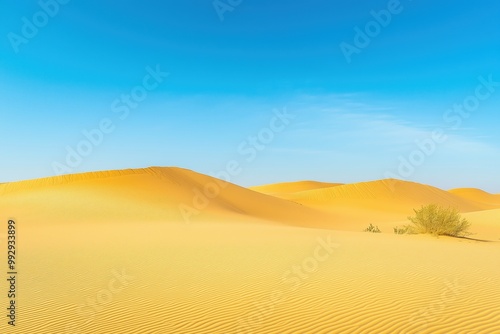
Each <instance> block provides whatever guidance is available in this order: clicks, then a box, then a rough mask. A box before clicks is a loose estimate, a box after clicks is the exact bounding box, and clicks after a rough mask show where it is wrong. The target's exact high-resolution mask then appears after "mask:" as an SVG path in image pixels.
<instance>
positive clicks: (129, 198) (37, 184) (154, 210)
mask: <svg viewBox="0 0 500 334" xmlns="http://www.w3.org/2000/svg"><path fill="white" fill-rule="evenodd" d="M0 210H2V211H3V212H9V213H10V214H12V215H16V217H18V219H21V218H26V220H27V221H30V222H32V223H35V222H36V221H39V222H40V221H44V222H50V223H57V222H72V221H88V222H109V221H118V220H123V221H137V220H146V221H181V222H182V221H189V222H194V221H206V220H216V221H242V220H245V219H252V220H263V221H272V222H276V223H284V224H290V225H301V224H308V223H309V222H311V223H314V222H320V223H325V222H327V220H328V219H325V215H324V214H322V213H320V212H318V211H316V210H314V209H311V208H307V207H304V206H302V205H300V204H297V203H293V202H290V201H286V200H282V199H279V198H275V197H272V196H268V195H264V194H261V193H257V192H254V191H251V190H248V189H245V188H242V187H239V186H236V185H234V184H231V183H227V182H224V181H221V180H218V179H214V178H212V177H209V176H206V175H202V174H198V173H196V172H193V171H190V170H186V169H181V168H159V167H154V168H145V169H128V170H119V171H107V172H93V173H84V174H75V175H67V176H57V177H52V178H45V179H38V180H30V181H23V182H16V183H8V184H3V185H0Z"/></svg>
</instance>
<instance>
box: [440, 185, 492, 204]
mask: <svg viewBox="0 0 500 334" xmlns="http://www.w3.org/2000/svg"><path fill="white" fill-rule="evenodd" d="M450 193H452V194H454V195H456V196H459V197H462V198H464V199H466V200H469V201H472V202H476V203H480V204H481V205H482V206H483V207H490V208H498V207H499V206H500V195H494V194H490V193H488V192H486V191H483V190H481V189H475V188H459V189H452V190H450Z"/></svg>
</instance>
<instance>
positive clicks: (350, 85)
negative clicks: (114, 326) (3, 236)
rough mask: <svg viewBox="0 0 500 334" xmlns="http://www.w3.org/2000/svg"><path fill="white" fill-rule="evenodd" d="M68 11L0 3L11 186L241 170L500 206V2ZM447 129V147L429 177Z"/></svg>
mask: <svg viewBox="0 0 500 334" xmlns="http://www.w3.org/2000/svg"><path fill="white" fill-rule="evenodd" d="M55 1H56V0H42V1H41V3H47V5H44V6H41V4H40V3H37V2H34V1H33V2H29V3H27V2H19V1H13V0H8V1H3V2H2V4H0V22H2V23H1V25H0V36H1V39H0V61H1V62H0V78H1V80H0V94H1V97H2V98H1V100H0V133H1V135H0V157H1V159H0V182H9V181H15V180H22V179H29V178H36V177H43V176H52V175H56V174H57V173H61V172H62V173H64V172H85V171H94V170H105V169H122V168H130V167H146V166H151V165H157V166H180V167H185V168H190V169H194V170H196V171H199V172H202V173H206V174H213V173H217V172H219V171H221V170H224V169H226V165H227V163H228V162H229V161H233V160H234V161H237V162H238V163H239V166H240V169H241V170H240V171H239V173H236V175H234V176H232V178H231V181H232V182H234V183H237V184H241V185H245V186H247V185H256V184H261V183H268V182H279V181H292V180H300V179H315V180H321V181H332V182H357V181H366V180H373V179H381V178H384V177H386V176H387V175H394V176H396V177H400V178H402V179H407V180H413V181H417V182H423V183H429V184H433V185H436V186H439V187H442V188H453V187H463V186H468V187H480V188H483V189H486V190H489V191H491V192H496V193H500V177H499V174H498V166H499V165H500V131H498V124H499V122H498V119H499V116H498V113H499V111H500V110H499V106H500V84H491V83H490V84H489V85H487V86H484V85H483V86H481V87H480V88H479V94H480V95H479V97H480V98H478V97H477V94H478V93H477V92H476V88H477V87H478V85H481V81H480V80H479V79H478V78H479V77H481V76H482V77H483V78H484V80H486V81H488V80H490V81H491V80H492V81H494V82H500V61H499V56H500V20H499V17H500V3H499V2H498V1H494V0H479V1H475V2H473V1H467V2H466V1H461V2H457V1H448V0H445V1H431V0H413V1H409V0H402V1H401V2H399V4H398V2H397V1H394V0H393V1H378V0H372V1H366V0H365V1H361V0H357V1H326V0H308V1H293V2H292V1H284V0H279V1H264V0H242V1H241V2H240V3H239V4H238V1H236V0H232V2H231V1H228V0H221V1H219V2H218V3H216V6H214V3H213V1H211V0H204V1H199V0H197V1H195V0H184V1H160V0H154V1H153V0H143V1H105V2H103V1H95V0H86V1H76V0H71V1H68V0H64V1H63V0H60V2H61V3H57V4H58V5H57V7H58V8H57V7H56V6H54V3H56V2H55ZM62 2H64V4H62ZM230 3H233V5H234V6H232V5H230ZM42 7H45V12H41V11H42V10H43V8H42ZM216 7H217V8H216ZM389 10H390V11H389ZM372 11H374V12H375V13H381V12H380V11H384V12H382V13H386V14H387V13H390V22H389V20H388V17H387V16H384V15H383V14H378V15H379V16H380V17H379V20H382V21H383V20H384V19H385V20H386V21H385V22H382V21H380V22H382V23H383V24H381V23H376V22H377V21H375V18H374V16H373V14H371V12H372ZM46 12H48V13H49V14H50V15H48V14H45V13H46ZM221 18H222V19H223V20H222V19H221ZM357 28H359V29H357ZM366 29H369V35H371V36H362V37H360V36H356V35H357V34H358V33H357V31H360V30H361V31H365V30H366ZM370 29H372V30H370ZM346 45H349V47H348V49H346ZM354 49H355V50H356V52H352V50H354ZM346 50H350V51H351V52H350V53H349V52H348V53H347V57H346ZM148 67H149V70H147V69H146V68H148ZM157 68H158V69H159V71H160V72H168V73H169V75H168V76H166V77H161V80H163V81H162V82H161V84H159V85H158V87H156V83H155V80H154V78H153V77H151V75H150V74H148V73H149V72H151V71H153V70H156V69H157ZM148 71H149V72H148ZM148 75H149V77H147V76H148ZM145 78H146V82H147V83H148V85H149V86H148V87H149V88H150V91H147V96H146V97H145V98H144V100H143V101H139V103H137V105H135V102H138V101H135V100H133V101H132V103H133V105H134V107H131V105H130V104H129V105H128V106H126V104H125V102H123V101H121V99H122V98H123V95H125V96H126V95H130V94H131V92H132V91H133V90H134V89H135V93H137V92H140V91H141V88H137V87H139V86H140V85H142V84H143V81H144V79H145ZM153 86H155V88H153ZM142 92H144V88H142ZM136 96H137V95H136ZM471 97H472V98H471ZM478 101H479V103H478V104H477V105H475V104H474V103H475V102H478ZM463 103H469V106H472V107H469V108H471V110H473V111H472V112H470V113H469V115H468V116H467V117H465V116H459V114H458V113H457V112H456V111H455V112H448V110H449V109H450V108H452V107H453V105H454V104H463ZM120 108H121V109H120ZM124 108H125V109H124ZM126 108H128V109H129V110H128V111H129V112H128V114H127V116H126V117H122V118H120V116H124V112H125V110H126ZM284 108H286V110H287V112H288V113H289V114H293V115H294V119H293V120H291V121H290V123H289V124H287V125H286V126H285V127H284V128H281V124H280V127H279V129H280V131H275V133H273V135H272V137H273V138H272V140H268V139H269V132H268V131H267V130H265V129H266V128H268V127H269V126H270V124H271V123H270V122H271V121H272V120H273V117H274V116H273V115H274V114H273V110H280V111H283V110H284ZM103 120H104V123H105V124H104V128H105V129H106V130H109V131H108V132H109V133H103V136H102V138H101V137H100V136H98V135H96V137H94V140H95V143H97V144H92V143H91V147H90V148H89V147H88V146H85V145H86V144H82V142H83V141H85V140H87V139H86V137H85V135H84V134H83V132H84V131H91V130H92V129H95V128H98V127H99V126H100V124H101V122H102V121H103ZM106 122H108V123H106ZM109 122H111V123H109ZM459 122H460V124H459ZM435 129H441V130H443V131H444V133H445V135H446V136H447V140H446V141H445V142H442V143H438V144H437V145H436V148H435V150H434V149H433V147H432V145H431V146H428V147H427V149H428V150H431V151H430V152H431V153H429V154H425V152H424V153H422V154H424V158H423V161H422V162H421V161H420V160H419V159H421V158H422V154H420V153H415V152H416V151H418V150H419V147H418V145H417V144H416V142H415V141H416V140H418V141H420V142H422V141H423V142H428V140H430V139H431V140H432V132H433V131H434V130H435ZM99 131H101V130H99ZM259 133H260V134H261V136H264V137H262V138H265V140H264V141H265V143H263V142H260V140H261V139H258V140H259V141H258V142H257V143H253V144H252V142H251V141H250V140H249V139H247V138H248V136H252V135H258V134H259ZM94 134H95V132H94ZM266 135H267V136H268V137H266ZM87 143H88V140H87ZM78 145H80V149H83V150H85V149H87V151H89V150H90V151H91V153H89V154H88V155H87V156H82V157H81V159H78V158H74V157H73V162H74V167H70V166H69V165H68V164H67V163H66V159H67V156H68V152H69V151H68V149H69V150H75V151H76V152H77V150H78V147H79V146H78ZM82 145H83V146H82ZM252 150H254V151H255V152H252ZM428 152H429V151H428ZM77 153H78V152H77ZM254 153H255V154H254ZM401 159H403V160H406V161H407V162H406V163H402V162H401V161H402V160H401ZM411 159H413V162H410V160H411ZM421 160H422V159H421ZM401 164H405V167H401ZM63 165H64V166H66V167H67V168H66V167H64V168H63V169H61V168H60V167H61V166H63ZM54 166H57V167H54ZM58 168H59V169H58ZM398 168H399V170H400V171H399V172H398ZM401 168H402V169H401Z"/></svg>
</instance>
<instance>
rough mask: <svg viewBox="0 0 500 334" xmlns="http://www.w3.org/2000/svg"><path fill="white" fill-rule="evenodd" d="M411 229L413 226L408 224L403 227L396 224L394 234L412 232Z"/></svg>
mask: <svg viewBox="0 0 500 334" xmlns="http://www.w3.org/2000/svg"><path fill="white" fill-rule="evenodd" d="M410 229H411V227H410V226H407V225H405V226H403V227H399V226H396V227H394V234H411V231H410Z"/></svg>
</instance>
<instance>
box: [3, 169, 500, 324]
mask: <svg viewBox="0 0 500 334" xmlns="http://www.w3.org/2000/svg"><path fill="white" fill-rule="evenodd" d="M428 203H438V204H442V205H451V206H454V207H457V208H459V209H460V210H461V211H462V212H463V214H464V216H466V217H467V218H468V219H469V220H470V221H471V223H472V232H474V233H475V234H474V235H473V236H472V237H471V239H454V238H448V237H440V238H435V237H432V236H425V235H417V236H414V235H395V234H393V231H392V228H393V227H394V226H397V225H401V224H405V223H406V221H405V220H406V217H407V216H408V215H410V214H411V213H412V209H413V208H418V207H419V206H420V205H423V204H428ZM9 219H12V220H15V222H16V225H17V241H18V242H17V253H16V260H17V268H16V269H17V272H18V277H17V286H16V291H17V296H16V326H15V327H13V326H9V325H8V324H7V321H8V318H7V317H6V316H5V315H6V314H7V310H5V309H6V307H8V303H9V300H8V299H7V298H6V297H7V293H6V292H7V290H8V286H7V282H4V284H2V285H1V289H2V290H4V291H5V293H4V292H2V294H1V295H2V297H1V298H0V302H1V307H2V309H4V310H5V311H4V313H5V315H4V316H3V317H2V318H3V319H4V320H3V321H2V322H1V323H0V333H221V334H223V333H488V334H490V333H500V288H499V287H500V196H499V195H494V194H488V193H485V192H483V191H481V190H478V189H455V190H451V191H445V190H441V189H437V188H434V187H431V186H426V185H421V184H416V183H411V182H403V181H395V180H382V181H374V182H365V183H358V184H350V185H342V184H328V183H320V182H312V181H308V182H294V183H288V184H278V185H269V186H264V187H255V188H253V189H245V188H241V187H238V186H235V185H233V184H228V183H224V182H222V181H218V180H214V179H212V178H210V177H208V176H205V175H201V174H197V173H194V172H191V171H188V170H184V169H178V168H148V169H138V170H125V171H112V172H100V173H87V174H80V175H71V176H64V177H55V178H49V179H40V180H33V181H24V182H17V183H10V184H2V185H0V221H2V225H3V226H4V228H2V230H1V233H0V238H1V243H2V249H6V248H5V243H6V240H7V228H6V226H7V221H8V220H9ZM370 223H373V224H375V225H378V226H379V227H380V229H381V230H382V231H383V233H380V234H373V233H366V232H362V230H363V229H364V228H366V227H367V226H368V225H369V224H370ZM3 253H4V255H2V257H3V258H4V260H3V261H2V262H4V263H5V264H4V265H3V266H2V268H3V269H4V272H7V268H6V256H7V254H6V251H3Z"/></svg>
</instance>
